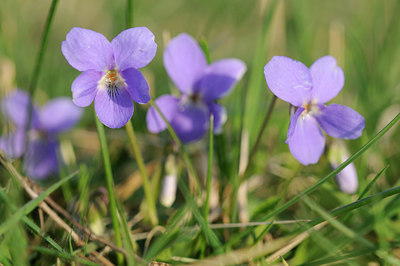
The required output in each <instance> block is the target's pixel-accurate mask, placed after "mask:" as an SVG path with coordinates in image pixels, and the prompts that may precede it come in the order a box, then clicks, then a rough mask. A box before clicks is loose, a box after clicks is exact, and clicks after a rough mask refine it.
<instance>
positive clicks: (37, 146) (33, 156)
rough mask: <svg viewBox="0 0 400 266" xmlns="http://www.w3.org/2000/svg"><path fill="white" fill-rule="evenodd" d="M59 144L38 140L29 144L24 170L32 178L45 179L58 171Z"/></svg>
mask: <svg viewBox="0 0 400 266" xmlns="http://www.w3.org/2000/svg"><path fill="white" fill-rule="evenodd" d="M57 149H58V144H57V143H56V142H55V141H47V140H36V141H32V142H31V143H30V144H29V148H28V151H27V152H26V154H25V157H24V164H23V168H24V171H25V172H26V174H27V175H28V176H29V177H31V178H36V179H43V178H46V177H48V176H49V175H50V174H53V173H56V172H57V171H58V163H57Z"/></svg>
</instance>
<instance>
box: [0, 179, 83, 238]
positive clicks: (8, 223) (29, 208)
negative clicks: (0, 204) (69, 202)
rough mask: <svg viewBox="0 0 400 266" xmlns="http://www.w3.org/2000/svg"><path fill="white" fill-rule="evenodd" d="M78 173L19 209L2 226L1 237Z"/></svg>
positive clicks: (54, 185)
mask: <svg viewBox="0 0 400 266" xmlns="http://www.w3.org/2000/svg"><path fill="white" fill-rule="evenodd" d="M76 174H77V172H75V173H73V174H71V175H69V176H67V177H66V178H64V179H61V180H60V181H58V182H57V183H55V184H53V185H52V186H50V187H49V188H48V189H46V190H45V191H44V192H43V193H42V194H40V195H39V196H38V197H37V198H35V199H32V200H30V201H29V202H28V203H27V204H25V205H24V206H23V207H22V208H20V209H18V210H17V211H16V212H15V213H14V214H13V215H12V216H11V217H9V218H8V219H7V220H6V221H5V222H4V223H3V224H2V225H1V226H0V235H3V234H4V233H5V232H7V231H8V230H10V229H11V228H12V227H13V226H15V225H17V224H18V222H19V221H20V220H21V219H22V218H23V217H24V216H25V215H27V214H28V213H30V212H31V211H33V210H34V209H35V208H36V207H37V206H38V205H39V204H40V203H41V202H42V201H43V200H44V199H45V198H46V197H47V196H49V195H50V194H51V193H53V192H54V191H55V190H57V189H58V188H59V187H60V186H61V185H62V184H64V183H65V182H67V181H69V180H70V179H71V178H73V177H74V176H75V175H76Z"/></svg>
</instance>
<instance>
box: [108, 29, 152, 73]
mask: <svg viewBox="0 0 400 266" xmlns="http://www.w3.org/2000/svg"><path fill="white" fill-rule="evenodd" d="M111 45H112V48H113V51H114V56H115V63H116V65H117V67H118V68H119V70H120V71H122V70H125V69H127V68H136V69H138V68H142V67H144V66H146V65H147V64H148V63H150V62H151V60H153V58H154V56H155V55H156V51H157V44H156V43H155V42H154V34H153V33H152V32H151V31H150V30H149V29H148V28H146V27H136V28H131V29H127V30H124V31H123V32H121V33H120V34H119V35H118V36H117V37H115V38H114V39H113V40H112V41H111Z"/></svg>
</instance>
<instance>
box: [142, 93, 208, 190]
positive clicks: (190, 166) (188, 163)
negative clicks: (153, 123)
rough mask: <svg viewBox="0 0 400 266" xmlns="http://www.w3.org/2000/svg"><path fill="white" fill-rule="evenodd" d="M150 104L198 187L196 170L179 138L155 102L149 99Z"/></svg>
mask: <svg viewBox="0 0 400 266" xmlns="http://www.w3.org/2000/svg"><path fill="white" fill-rule="evenodd" d="M150 104H151V105H152V106H153V107H154V108H155V109H156V111H157V112H158V114H159V115H160V116H161V118H162V120H163V121H164V123H165V124H166V125H167V129H168V132H169V133H170V134H171V137H172V139H173V140H174V141H175V143H176V144H177V145H178V147H179V150H180V151H181V155H182V159H183V161H184V163H185V164H186V167H187V168H188V171H189V173H190V174H191V175H192V177H193V179H194V181H195V182H196V187H197V188H198V189H200V187H201V186H200V181H199V178H198V176H197V174H196V171H195V170H194V167H193V164H192V162H191V161H190V159H189V156H188V154H187V153H186V151H185V149H184V147H183V144H182V142H181V141H180V140H179V138H178V135H176V133H175V131H174V129H173V128H172V126H171V124H170V123H169V122H168V120H167V119H166V118H165V116H164V114H163V113H162V112H161V110H160V109H159V108H158V106H157V105H156V104H155V102H154V101H153V99H151V100H150Z"/></svg>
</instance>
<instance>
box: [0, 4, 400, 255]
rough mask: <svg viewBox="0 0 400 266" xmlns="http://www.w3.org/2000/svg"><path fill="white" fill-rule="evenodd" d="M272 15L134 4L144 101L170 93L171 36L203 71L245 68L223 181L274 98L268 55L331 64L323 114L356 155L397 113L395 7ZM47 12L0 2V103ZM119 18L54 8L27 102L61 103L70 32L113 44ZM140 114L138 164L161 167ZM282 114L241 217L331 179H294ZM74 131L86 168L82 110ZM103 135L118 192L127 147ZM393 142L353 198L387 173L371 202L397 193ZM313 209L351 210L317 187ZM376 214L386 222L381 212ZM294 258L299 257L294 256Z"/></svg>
mask: <svg viewBox="0 0 400 266" xmlns="http://www.w3.org/2000/svg"><path fill="white" fill-rule="evenodd" d="M274 3H275V1H267V0H265V1H263V0H260V1H256V0H245V1H244V0H229V1H227V0H225V1H223V0H208V1H205V0H168V1H160V0H158V1H156V0H147V1H140V0H135V1H134V11H133V13H134V25H135V26H146V27H148V28H149V29H150V30H151V31H152V32H153V33H154V34H155V36H156V43H157V44H158V50H157V54H156V57H155V59H154V60H153V61H152V62H151V63H150V64H149V65H148V66H146V67H145V68H144V69H142V71H143V73H144V74H145V76H146V78H147V80H148V82H149V84H150V87H151V90H152V92H151V93H152V95H153V96H154V98H156V97H158V96H160V95H162V94H164V93H169V92H170V91H173V92H174V93H176V89H175V88H173V84H172V83H171V81H170V80H169V78H168V76H167V74H166V72H165V70H164V68H163V64H162V54H163V51H164V48H165V45H166V43H167V42H168V40H169V39H170V38H172V37H174V36H176V35H178V34H179V33H181V32H187V33H189V34H190V35H192V36H193V37H195V38H196V39H197V40H201V41H205V42H206V43H207V45H208V48H209V51H210V56H211V60H212V61H214V60H217V59H221V58H226V57H235V58H239V59H242V60H243V61H245V62H246V64H247V66H248V70H247V73H246V75H245V77H244V78H243V80H242V81H241V82H240V83H239V85H238V86H237V87H236V88H235V90H234V91H233V92H232V93H231V94H230V95H229V96H228V97H227V98H225V99H223V100H222V101H221V102H222V103H223V104H224V105H225V106H226V108H227V110H228V121H227V123H226V125H225V127H224V133H223V138H224V141H225V148H226V160H227V163H228V165H229V168H230V169H229V170H228V171H227V172H225V174H227V173H237V171H238V167H239V160H240V154H241V150H240V146H241V142H242V136H243V134H242V133H243V132H245V131H247V132H248V133H249V141H250V147H251V146H252V144H254V142H255V138H256V136H257V134H258V131H259V129H260V126H261V123H262V120H263V118H264V116H265V114H266V112H267V107H268V104H269V101H270V99H271V96H272V94H271V92H270V91H269V90H268V88H267V86H266V83H265V79H264V74H263V67H264V65H265V64H266V63H267V62H268V61H269V60H270V58H271V57H272V56H273V55H285V56H289V57H291V58H293V59H296V60H299V61H301V62H304V63H305V64H306V65H307V66H310V65H311V64H312V63H313V62H314V61H315V60H316V59H318V58H319V57H321V56H323V55H326V54H331V55H333V56H334V57H336V58H337V60H338V64H339V65H340V66H341V67H342V68H343V69H344V72H345V79H346V82H345V86H344V88H343V90H342V92H341V93H340V94H339V95H338V96H337V97H336V98H335V99H334V100H333V101H332V102H335V103H339V104H343V105H347V106H349V107H351V108H353V109H355V110H357V111H358V112H359V113H360V114H362V115H363V116H364V117H365V120H366V129H365V131H364V133H363V136H362V137H361V138H360V139H358V140H354V141H346V142H345V143H346V145H347V146H348V148H349V150H350V152H355V151H357V150H358V149H359V148H360V147H361V146H362V144H364V143H365V142H366V141H367V140H368V139H370V138H371V137H373V136H374V135H375V133H376V132H377V131H378V130H379V129H381V128H382V127H383V126H384V125H386V124H387V123H388V122H389V121H390V120H391V119H392V118H393V117H394V116H395V115H396V114H397V113H399V112H400V17H399V14H400V1H398V0H368V1H366V0H337V1H320V0H302V1H299V0H281V1H277V2H276V5H274ZM50 4H51V1H49V0H1V1H0V71H1V73H0V74H1V75H0V78H1V80H0V86H1V94H2V95H3V94H5V93H6V92H7V91H9V90H11V89H12V88H14V87H19V88H23V89H27V88H28V86H29V82H30V80H31V75H32V72H33V67H34V64H35V60H36V56H37V52H38V50H39V47H40V42H41V36H42V31H43V27H44V24H45V20H46V17H47V13H48V10H49V7H50ZM125 6H126V1H106V0H84V1H79V0H68V1H67V0H60V2H59V5H58V7H57V10H56V14H55V18H54V24H53V26H52V28H51V32H50V37H49V43H48V48H47V51H46V54H45V57H44V62H43V69H42V72H41V76H40V78H39V84H38V90H37V91H36V94H35V99H36V101H37V102H39V103H45V102H46V101H47V100H48V99H51V98H54V97H57V96H68V97H71V91H70V86H71V83H72V81H73V80H74V79H75V77H76V76H77V75H78V74H79V72H78V71H76V70H75V69H73V68H72V67H70V66H69V64H68V63H67V61H66V60H65V59H64V57H63V56H62V54H61V42H62V41H63V40H64V39H65V36H66V34H67V33H68V31H69V30H70V29H71V28H72V27H82V28H89V29H92V30H94V31H97V32H100V33H102V34H104V35H105V36H106V37H107V38H108V39H109V40H112V38H113V37H115V36H116V35H117V34H118V33H119V32H121V31H122V30H124V29H125V17H126V12H127V11H126V8H125ZM272 7H273V9H272ZM269 12H272V13H271V17H270V18H271V20H270V21H269V20H268V19H266V17H267V18H268V14H269ZM264 37H265V38H264ZM147 108H148V105H142V106H141V105H138V104H135V113H134V115H133V118H132V119H133V120H132V121H133V123H134V126H135V128H136V130H137V131H139V132H140V134H139V138H140V140H141V143H142V145H143V147H142V150H143V152H144V154H145V158H146V160H147V161H150V160H152V159H153V158H154V157H159V156H160V155H159V153H158V152H159V151H160V150H163V144H164V143H166V142H168V138H169V136H168V134H167V133H165V134H160V135H159V136H154V135H150V133H148V132H147V129H146V125H145V119H144V118H145V112H146V110H147ZM288 114H289V110H288V105H287V103H285V102H283V101H280V100H278V102H277V104H276V107H275V110H274V112H273V114H272V118H271V121H270V124H269V125H268V128H267V130H266V132H265V134H264V136H263V139H262V142H261V145H260V148H259V152H258V153H257V155H256V157H255V161H254V162H253V165H252V166H251V171H250V173H251V176H252V177H254V178H253V179H252V180H256V181H254V184H256V185H255V186H253V187H250V188H249V207H248V208H249V212H250V214H251V213H252V212H253V211H254V210H255V209H257V207H258V206H259V205H260V204H262V203H265V201H266V200H267V199H268V198H269V197H273V196H276V195H279V193H283V191H284V193H287V194H285V195H284V197H286V198H290V197H292V196H293V195H296V193H297V192H298V191H299V190H303V189H304V188H305V187H307V186H309V184H311V183H314V182H315V180H316V179H318V178H319V177H322V176H324V175H326V174H327V173H329V172H330V165H329V163H328V161H327V158H326V156H323V157H322V158H321V160H320V162H319V163H318V164H317V165H314V166H308V167H300V165H299V163H298V162H297V161H295V159H294V158H293V157H292V156H291V155H290V153H289V150H288V147H287V145H286V144H285V143H284V141H285V139H286V131H287V127H288V123H289V115H288ZM77 130H78V131H77V132H78V133H76V132H75V134H74V132H73V133H71V135H69V137H71V136H72V142H73V144H74V145H76V146H77V147H78V148H77V149H76V153H77V160H78V163H80V162H83V161H84V160H86V162H91V159H88V156H86V157H85V156H83V155H85V154H86V155H88V154H89V155H90V154H96V152H97V151H98V150H96V149H94V151H91V150H90V147H88V145H83V144H82V142H85V141H86V138H88V139H91V138H93V135H88V136H86V135H85V136H83V135H79V134H81V133H82V132H83V131H86V130H88V131H89V132H92V131H93V132H94V130H95V129H94V119H93V107H92V106H91V107H88V108H85V115H84V118H83V119H82V121H81V122H80V124H79V126H78V129H77ZM107 133H108V135H110V137H111V138H112V140H113V141H114V142H112V144H113V145H116V146H115V147H116V148H114V149H112V150H111V152H112V154H114V155H115V157H114V159H113V163H114V164H115V165H117V167H114V168H116V169H117V170H116V172H117V173H119V174H117V177H116V179H117V181H116V183H118V182H122V181H123V180H124V178H125V177H126V175H127V174H124V173H126V172H129V171H128V170H126V171H125V170H124V169H125V168H124V167H128V168H129V169H130V170H131V169H132V165H131V161H130V160H128V159H126V158H125V157H124V156H123V155H124V151H122V152H121V151H119V150H118V148H119V147H124V146H123V145H126V144H124V141H125V139H124V138H125V136H124V138H122V140H118V138H119V136H122V135H123V134H124V132H123V131H122V130H114V131H111V130H107ZM399 135H400V134H399V130H398V129H392V130H391V131H390V132H389V133H388V134H386V135H385V136H384V137H383V138H382V139H381V140H380V141H379V144H378V145H375V146H374V147H372V148H371V149H370V150H369V151H367V153H366V154H365V155H363V156H362V157H361V158H359V159H358V160H356V161H355V164H356V167H357V170H358V174H359V183H360V187H364V186H365V185H366V184H367V183H368V182H369V181H370V180H371V179H372V178H373V177H374V176H375V174H376V173H377V172H379V171H380V170H381V169H382V168H383V167H384V166H385V165H387V164H389V165H390V168H389V169H388V170H387V171H386V172H385V174H384V177H382V178H380V179H379V182H378V184H377V185H376V186H375V187H374V188H373V189H372V191H374V192H379V191H382V190H385V189H388V188H390V187H392V186H396V185H399V180H398V177H399V176H400V152H399V151H400V144H399V139H400V138H399V137H400V136H399ZM66 138H67V137H66ZM329 141H330V140H329ZM89 143H91V142H89ZM93 145H97V143H96V142H94V144H93ZM196 145H197V146H196ZM193 146H194V148H192V150H196V149H197V148H199V147H201V148H199V149H200V150H202V149H204V148H203V146H205V142H200V144H194V145H193ZM123 149H125V153H126V152H128V151H127V150H129V148H127V147H124V148H123ZM81 154H83V155H82V157H80V156H81ZM121 154H122V155H121ZM193 154H196V152H193ZM81 158H85V159H81ZM80 160H82V161H80ZM127 165H129V166H127ZM118 166H124V167H121V168H119V167H118ZM124 171H125V172H124ZM294 177H296V179H294ZM225 178H227V177H226V176H225ZM228 178H229V177H228ZM97 182H100V181H97ZM101 182H102V181H101ZM134 197H135V196H134ZM136 198H140V197H139V196H136ZM315 198H316V199H318V201H319V203H320V204H321V205H322V206H324V207H325V208H327V209H330V208H333V207H335V206H338V205H339V204H344V203H349V202H351V201H352V200H354V197H353V196H347V195H343V194H342V193H341V192H340V191H338V189H337V187H336V185H335V184H334V182H330V183H327V184H325V185H324V186H323V189H321V190H320V191H319V192H317V193H316V194H315ZM129 204H133V205H135V203H129ZM305 208H306V207H304V206H303V207H301V208H300V207H299V208H298V209H291V210H290V211H289V212H288V214H286V215H284V217H289V218H291V217H297V218H309V216H310V212H309V210H307V209H305ZM379 210H380V211H381V212H382V213H384V211H385V210H384V206H383V207H382V208H380V209H379ZM312 215H315V213H314V214H312ZM312 215H311V216H312ZM364 217H367V218H366V219H364V220H363V222H364V223H368V219H370V218H368V217H371V216H368V214H366V211H365V213H364ZM373 217H374V216H373ZM356 221H357V222H360V221H359V220H356ZM378 225H379V226H381V225H382V224H378ZM390 226H392V227H390ZM390 226H389V225H388V227H383V228H386V229H382V228H381V229H379V230H378V229H377V230H378V231H375V233H376V234H378V235H379V237H377V238H378V239H379V241H383V242H384V241H386V240H387V241H388V240H390V239H396V237H399V236H400V228H398V225H396V224H395V225H390ZM387 228H391V230H392V231H391V233H392V235H390V234H389V233H388V232H387V231H386V230H388V229H387ZM372 231H373V229H372ZM371 238H374V236H371ZM377 241H378V240H377ZM302 248H303V249H305V247H304V246H303V247H302ZM300 250H301V249H300ZM310 256H311V255H310ZM303 259H304V258H303ZM301 260H302V259H299V261H301Z"/></svg>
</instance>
